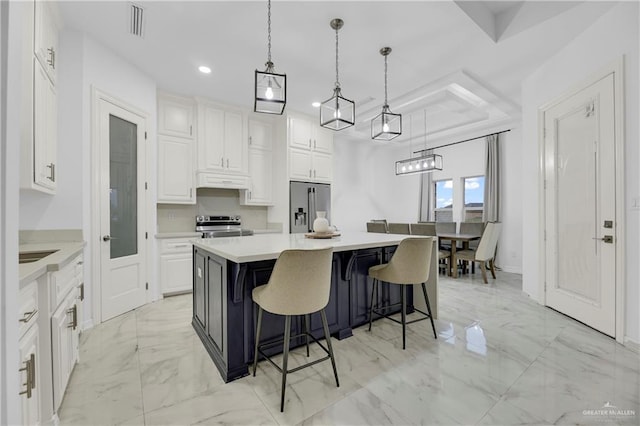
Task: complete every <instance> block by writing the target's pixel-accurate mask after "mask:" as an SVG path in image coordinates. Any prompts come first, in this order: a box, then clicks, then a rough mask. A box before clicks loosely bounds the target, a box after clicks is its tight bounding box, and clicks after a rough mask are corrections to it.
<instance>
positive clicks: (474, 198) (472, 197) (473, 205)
mask: <svg viewBox="0 0 640 426" xmlns="http://www.w3.org/2000/svg"><path fill="white" fill-rule="evenodd" d="M462 180H463V183H464V200H463V202H464V210H463V217H464V221H465V222H482V213H483V211H484V176H471V177H465V178H462Z"/></svg>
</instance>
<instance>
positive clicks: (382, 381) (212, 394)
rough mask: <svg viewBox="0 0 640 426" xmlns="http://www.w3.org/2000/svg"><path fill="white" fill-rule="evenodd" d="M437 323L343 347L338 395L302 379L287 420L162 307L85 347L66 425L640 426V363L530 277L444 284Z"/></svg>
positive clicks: (98, 334) (300, 358)
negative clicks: (526, 284) (529, 292)
mask: <svg viewBox="0 0 640 426" xmlns="http://www.w3.org/2000/svg"><path fill="white" fill-rule="evenodd" d="M439 316H440V317H439V319H438V320H437V321H436V328H437V332H438V339H437V340H435V339H434V338H433V334H432V331H431V327H430V324H429V323H428V322H419V323H416V324H412V325H410V326H409V327H408V334H407V349H406V350H404V351H403V350H402V346H401V345H402V338H401V329H400V326H399V325H397V324H394V323H391V322H390V321H385V320H380V321H377V322H374V325H373V330H372V331H371V332H368V331H367V330H366V327H362V328H359V329H356V330H354V336H353V337H351V338H348V339H345V340H342V341H338V340H336V339H333V343H334V350H335V354H336V361H337V364H338V373H339V375H340V387H339V388H337V387H336V386H335V381H334V380H333V375H332V370H331V364H330V363H329V362H324V363H321V364H318V365H315V366H313V367H311V368H308V369H305V370H301V371H299V372H296V373H293V374H291V375H289V377H288V388H287V392H286V404H285V412H284V413H280V410H279V401H280V375H279V373H278V372H277V370H275V368H273V367H272V366H271V365H269V364H268V363H266V362H265V363H261V364H260V365H259V367H258V374H257V376H256V377H252V376H248V377H244V378H241V379H239V380H237V381H234V382H232V383H228V384H224V383H223V381H222V379H221V378H220V376H219V374H218V372H217V370H216V368H215V366H214V365H213V362H212V361H211V359H210V358H209V356H208V355H207V353H206V351H205V350H204V348H203V346H202V345H201V343H200V341H199V339H198V338H197V336H196V335H195V332H194V331H193V329H192V327H191V324H190V321H191V295H183V296H175V297H170V298H166V299H164V300H161V301H158V302H155V303H152V304H149V305H146V306H143V307H141V308H139V309H136V310H135V311H132V312H129V313H127V314H124V315H122V316H120V317H117V318H115V319H113V320H110V321H107V322H105V323H103V324H101V325H99V326H97V327H94V328H93V329H91V330H88V331H86V332H85V333H84V334H83V335H82V338H81V345H80V363H79V364H78V365H77V366H76V367H75V370H74V372H73V374H72V377H71V380H70V384H69V387H68V389H67V393H66V395H65V398H64V401H63V404H62V407H61V410H60V413H59V415H60V423H61V424H62V425H119V424H123V425H145V424H146V425H190V424H203V425H209V424H250V425H255V424H283V425H284V424H286V425H288V424H304V425H333V424H345V425H364V424H374V425H378V424H380V425H382V424H394V425H413V424H425V425H454V424H464V425H473V424H478V425H548V424H580V425H582V424H585V425H588V424H593V425H602V424H607V425H611V424H616V425H617V424H624V425H627V424H628V425H638V424H640V356H639V355H638V354H637V353H635V352H632V351H631V350H629V349H627V348H625V347H623V346H621V345H619V344H617V343H616V342H615V341H614V340H612V339H610V338H608V337H606V336H604V335H602V334H600V333H598V332H596V331H594V330H592V329H590V328H588V327H586V326H584V325H582V324H580V323H578V322H576V321H573V320H571V319H569V318H567V317H565V316H563V315H561V314H559V313H557V312H555V311H553V310H551V309H548V308H544V307H542V306H540V305H538V304H536V303H535V302H533V301H531V300H529V299H528V297H527V296H526V295H524V294H523V293H522V291H521V276H519V275H515V274H509V273H505V272H499V273H498V279H497V280H491V281H490V284H489V285H484V284H483V283H482V278H481V277H480V274H479V273H476V274H475V275H465V276H462V277H461V278H458V279H457V280H453V279H449V278H446V277H442V276H441V278H440V315H439ZM318 351H319V349H317V350H314V352H313V355H319V352H318ZM290 357H291V358H290V363H292V364H295V363H297V362H304V359H305V357H304V354H303V353H302V351H300V350H298V351H297V352H296V351H294V352H293V353H292V354H291V355H290Z"/></svg>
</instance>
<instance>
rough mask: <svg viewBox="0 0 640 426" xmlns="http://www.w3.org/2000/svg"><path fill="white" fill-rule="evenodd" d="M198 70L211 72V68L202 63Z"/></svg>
mask: <svg viewBox="0 0 640 426" xmlns="http://www.w3.org/2000/svg"><path fill="white" fill-rule="evenodd" d="M198 71H200V72H201V73H203V74H211V68H209V67H205V66H204V65H200V66H199V67H198Z"/></svg>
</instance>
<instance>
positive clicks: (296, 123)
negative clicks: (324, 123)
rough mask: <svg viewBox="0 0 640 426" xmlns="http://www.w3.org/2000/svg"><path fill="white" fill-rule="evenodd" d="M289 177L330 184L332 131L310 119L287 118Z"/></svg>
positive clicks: (331, 175)
mask: <svg viewBox="0 0 640 426" xmlns="http://www.w3.org/2000/svg"><path fill="white" fill-rule="evenodd" d="M287 120H288V121H287V125H288V127H287V137H288V140H289V144H288V145H289V149H288V160H289V179H290V180H302V181H307V182H322V183H331V181H332V179H333V167H332V162H333V157H332V152H333V134H332V133H331V131H330V130H326V129H323V128H321V127H320V126H318V125H316V124H314V123H313V122H312V121H311V120H310V119H307V118H303V117H298V116H289V117H287Z"/></svg>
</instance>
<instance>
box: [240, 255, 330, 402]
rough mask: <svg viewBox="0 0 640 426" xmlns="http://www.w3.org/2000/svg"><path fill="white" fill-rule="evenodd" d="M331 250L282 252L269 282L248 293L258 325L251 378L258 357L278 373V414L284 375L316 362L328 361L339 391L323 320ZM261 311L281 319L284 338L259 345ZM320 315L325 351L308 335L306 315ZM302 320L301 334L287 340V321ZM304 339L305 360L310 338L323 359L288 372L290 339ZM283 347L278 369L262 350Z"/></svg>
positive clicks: (328, 291) (288, 332)
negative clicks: (255, 308) (255, 310)
mask: <svg viewBox="0 0 640 426" xmlns="http://www.w3.org/2000/svg"><path fill="white" fill-rule="evenodd" d="M332 253H333V249H332V248H331V247H329V248H324V249H314V250H284V251H283V252H282V253H280V256H279V257H278V260H276V264H275V265H274V267H273V271H272V272H271V277H270V278H269V282H268V283H267V284H265V285H262V286H259V287H256V288H254V289H253V292H252V293H251V297H252V298H253V301H254V302H255V303H256V305H258V321H257V325H256V339H255V343H254V354H253V376H254V377H255V375H256V369H257V367H258V356H259V355H262V356H263V357H264V358H265V359H267V360H268V361H269V362H270V363H271V364H272V365H273V366H275V367H276V368H277V369H278V370H279V371H280V372H281V373H282V387H281V389H280V411H284V394H285V390H286V385H287V374H288V373H293V372H295V371H298V370H300V369H302V368H306V367H310V366H312V365H315V364H317V363H319V362H322V361H326V360H329V359H330V360H331V365H332V366H333V374H334V376H335V379H336V386H337V387H340V382H339V381H338V370H337V369H336V361H335V358H334V355H333V349H332V347H331V335H330V334H329V326H328V325H327V316H326V315H325V312H324V308H325V307H326V306H327V304H328V303H329V294H330V291H331V264H332V258H333V254H332ZM263 311H267V312H270V313H272V314H276V315H282V316H284V317H285V325H284V338H283V339H281V340H277V341H275V342H273V341H270V342H268V343H264V344H260V332H261V328H262V314H263ZM314 312H320V317H321V320H322V328H323V329H324V337H325V343H326V344H327V347H326V348H325V347H324V345H323V344H322V343H320V342H319V341H318V340H317V339H316V338H315V337H313V335H312V334H311V333H310V332H309V322H310V321H309V314H311V313H314ZM292 316H302V324H303V328H304V330H303V331H302V333H300V334H298V335H295V336H291V317H292ZM299 337H304V338H305V339H306V346H307V357H308V356H309V338H312V339H313V340H314V341H315V342H316V343H317V344H318V345H319V346H320V348H321V349H323V350H324V351H325V352H326V354H327V356H325V357H323V358H320V359H317V360H315V361H311V362H308V363H306V364H304V365H301V366H298V367H296V368H293V369H291V370H289V369H287V363H288V360H289V346H290V342H291V339H297V338H299ZM280 343H282V344H283V350H282V353H283V356H282V367H280V366H278V365H277V364H276V363H275V362H273V361H272V360H271V358H270V357H269V356H267V355H266V354H265V353H264V351H263V349H267V348H269V347H273V346H276V345H278V344H280Z"/></svg>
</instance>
